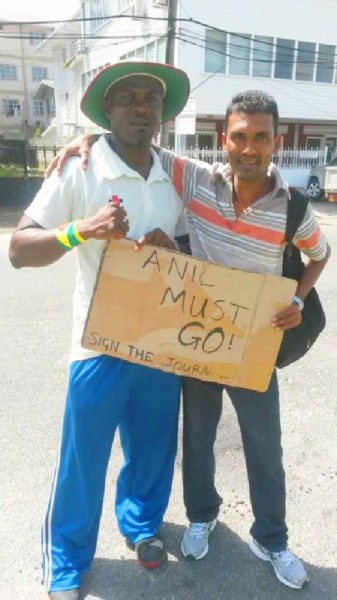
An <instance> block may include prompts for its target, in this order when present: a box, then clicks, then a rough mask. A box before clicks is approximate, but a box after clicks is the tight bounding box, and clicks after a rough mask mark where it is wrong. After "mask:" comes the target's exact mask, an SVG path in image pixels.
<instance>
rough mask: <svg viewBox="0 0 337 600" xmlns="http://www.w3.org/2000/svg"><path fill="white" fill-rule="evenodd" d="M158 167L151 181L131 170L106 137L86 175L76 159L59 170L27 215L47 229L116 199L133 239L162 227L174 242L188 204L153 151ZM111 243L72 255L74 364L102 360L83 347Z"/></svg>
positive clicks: (94, 242)
mask: <svg viewBox="0 0 337 600" xmlns="http://www.w3.org/2000/svg"><path fill="white" fill-rule="evenodd" d="M151 153H152V158H153V164H152V168H151V171H150V174H149V177H148V179H147V180H145V179H144V178H143V177H142V176H141V175H140V174H139V173H137V172H136V171H134V170H133V169H131V168H130V167H128V166H127V165H126V164H125V163H124V162H123V161H122V160H121V159H120V158H119V157H118V155H117V154H116V153H115V152H113V150H111V148H110V146H109V145H108V143H107V141H106V140H105V138H104V137H101V138H100V139H99V140H98V142H97V143H96V144H94V146H93V148H92V152H91V155H90V160H89V166H88V169H87V171H83V170H82V169H81V166H80V159H79V158H72V159H71V160H69V161H67V164H66V166H65V168H64V170H63V172H62V174H61V175H60V176H57V175H56V173H55V171H54V173H53V174H52V175H51V177H50V178H49V179H47V180H46V181H45V182H44V183H43V185H42V187H41V189H40V191H39V192H38V193H37V195H36V196H35V198H34V200H33V202H32V203H31V204H30V206H29V207H28V208H27V210H26V211H25V214H26V215H27V216H28V217H30V218H31V219H33V221H35V222H36V223H38V224H39V225H41V227H43V228H44V229H53V228H55V227H57V226H59V225H61V224H63V223H67V222H69V221H73V220H74V219H80V218H84V217H88V216H91V215H94V214H96V213H97V211H98V210H99V209H100V208H101V207H102V206H104V205H105V204H106V203H107V202H108V201H109V200H110V199H111V197H112V195H118V196H119V197H120V198H122V199H123V206H124V208H125V210H126V212H127V217H128V220H129V232H128V238H130V239H135V240H137V239H139V238H140V237H141V236H142V235H143V234H145V233H147V232H149V231H151V230H152V229H154V228H155V227H160V228H161V229H162V230H163V231H164V232H165V233H166V234H167V235H168V236H169V237H170V238H171V239H174V237H175V235H182V234H183V233H185V232H186V230H185V226H184V214H183V205H182V202H181V200H180V198H179V196H178V195H177V193H176V191H175V189H174V187H173V184H172V183H171V180H170V178H169V176H168V175H167V174H166V172H165V171H164V170H163V168H162V166H161V164H160V161H159V158H158V156H157V154H156V153H155V152H152V151H151ZM104 245H105V242H104V241H98V240H89V241H88V242H86V243H85V244H82V245H80V246H78V247H77V248H76V249H75V250H72V252H76V254H77V267H78V268H77V277H76V285H75V292H74V297H73V334H72V347H71V360H81V359H85V358H91V357H93V356H98V353H97V352H92V351H91V350H87V349H86V348H83V347H82V346H81V339H82V333H83V329H84V324H85V320H86V317H87V312H88V307H89V304H90V299H91V296H92V292H93V289H94V284H95V280H96V274H97V270H98V267H99V263H100V258H101V255H102V251H103V248H104Z"/></svg>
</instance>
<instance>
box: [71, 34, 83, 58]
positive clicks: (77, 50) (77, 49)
mask: <svg viewBox="0 0 337 600" xmlns="http://www.w3.org/2000/svg"><path fill="white" fill-rule="evenodd" d="M73 52H74V55H75V56H78V55H79V54H84V53H85V52H86V47H85V43H84V39H83V38H80V39H79V40H76V42H74V44H73Z"/></svg>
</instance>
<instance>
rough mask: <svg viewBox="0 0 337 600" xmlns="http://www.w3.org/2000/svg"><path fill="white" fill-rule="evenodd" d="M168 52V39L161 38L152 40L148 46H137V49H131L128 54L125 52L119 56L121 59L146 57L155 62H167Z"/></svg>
mask: <svg viewBox="0 0 337 600" xmlns="http://www.w3.org/2000/svg"><path fill="white" fill-rule="evenodd" d="M165 54H166V39H165V38H159V39H158V40H156V41H155V42H150V43H149V44H146V46H141V47H140V48H136V50H130V52H127V54H123V55H122V56H120V57H119V59H120V60H128V59H129V58H135V57H137V58H145V60H149V61H153V62H162V63H164V62H165Z"/></svg>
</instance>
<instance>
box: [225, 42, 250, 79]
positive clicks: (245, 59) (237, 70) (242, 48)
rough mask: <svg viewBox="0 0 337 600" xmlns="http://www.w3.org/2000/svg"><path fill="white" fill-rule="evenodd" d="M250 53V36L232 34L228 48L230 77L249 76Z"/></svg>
mask: <svg viewBox="0 0 337 600" xmlns="http://www.w3.org/2000/svg"><path fill="white" fill-rule="evenodd" d="M249 52H250V36H246V35H245V34H240V35H234V34H231V36H230V43H229V47H228V54H229V59H228V73H229V74H230V75H249Z"/></svg>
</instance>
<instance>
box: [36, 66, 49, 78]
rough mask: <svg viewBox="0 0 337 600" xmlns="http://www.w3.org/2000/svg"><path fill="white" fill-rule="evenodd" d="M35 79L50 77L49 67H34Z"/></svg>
mask: <svg viewBox="0 0 337 600" xmlns="http://www.w3.org/2000/svg"><path fill="white" fill-rule="evenodd" d="M32 78H33V81H41V80H42V79H48V69H47V68H46V67H32Z"/></svg>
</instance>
